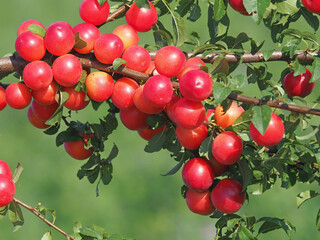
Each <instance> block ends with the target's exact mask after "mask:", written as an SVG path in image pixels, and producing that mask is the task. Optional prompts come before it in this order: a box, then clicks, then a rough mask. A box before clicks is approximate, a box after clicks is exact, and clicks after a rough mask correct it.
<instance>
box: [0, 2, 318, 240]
mask: <svg viewBox="0 0 320 240" xmlns="http://www.w3.org/2000/svg"><path fill="white" fill-rule="evenodd" d="M80 2H81V1H80V0H78V1H68V0H64V1H62V0H55V1H40V0H24V1H18V0H12V1H2V3H1V7H0V34H1V38H0V56H3V55H5V54H7V53H9V52H13V51H14V41H15V38H16V31H17V29H18V27H19V25H20V24H21V23H22V22H23V21H25V20H27V19H36V20H39V21H41V22H42V23H43V24H44V25H45V26H46V27H47V26H48V25H49V24H50V23H52V22H55V21H60V20H62V21H67V22H69V23H70V24H71V25H72V26H74V25H76V24H77V23H80V22H82V20H81V19H80V17H79V15H78V8H79V5H80ZM111 4H112V3H111ZM229 13H230V17H231V24H232V25H231V27H230V31H231V33H232V34H233V35H237V34H238V33H240V32H246V33H247V34H248V35H249V36H253V37H254V38H256V39H257V40H258V41H262V40H266V43H267V44H266V47H271V48H275V47H274V46H273V45H271V40H270V41H269V40H268V37H267V36H269V33H268V31H266V29H265V28H264V26H263V25H259V26H257V25H256V24H255V23H254V22H253V21H252V20H251V19H250V17H245V16H242V15H240V14H238V13H236V12H234V11H233V10H232V9H229ZM203 14H204V15H205V11H204V12H203ZM205 21H206V17H205V16H204V20H203V21H202V22H201V21H200V22H198V23H195V24H188V27H189V30H191V29H192V28H195V29H197V30H198V31H202V32H199V33H201V36H202V37H203V36H204V38H203V39H207V33H206V28H207V27H206V22H205ZM124 23H125V20H124V19H123V18H122V19H120V20H117V21H115V22H112V23H108V24H106V25H105V26H103V27H102V28H101V32H102V33H110V32H112V31H113V29H114V28H115V26H117V25H120V24H124ZM301 27H304V25H301ZM306 28H308V27H306ZM307 30H308V31H312V30H311V29H310V28H308V29H307ZM139 35H140V45H143V44H144V43H149V44H154V42H153V38H152V34H150V33H139ZM266 38H267V39H266ZM269 66H270V68H272V71H273V70H274V77H276V78H279V77H280V73H281V71H282V69H283V68H285V67H286V64H284V63H270V64H269ZM237 71H238V72H241V71H244V69H243V68H240V69H239V70H237ZM12 81H16V79H15V78H13V77H9V78H8V79H6V80H5V82H12ZM248 94H250V92H248ZM251 94H253V92H251ZM251 96H253V95H251ZM26 113H27V110H26V109H24V110H13V109H10V107H7V108H5V109H4V110H3V111H2V112H0V126H1V127H0V146H1V147H0V151H1V153H0V159H2V160H4V161H6V162H8V163H9V165H10V166H11V168H12V169H14V168H15V166H16V164H17V163H18V162H20V163H21V164H22V166H23V167H24V172H23V174H22V176H21V179H20V181H19V182H18V183H17V184H16V195H15V196H16V197H17V198H18V199H20V200H22V201H24V202H25V203H27V204H29V205H31V206H33V207H35V206H36V205H37V204H38V203H41V204H42V205H44V206H46V207H48V208H53V209H55V210H56V211H57V220H56V225H58V226H59V227H61V228H62V229H64V230H65V231H66V232H68V233H71V232H72V226H73V224H74V222H75V221H80V222H81V223H82V224H83V226H86V225H91V224H96V225H99V226H101V227H103V228H105V229H106V231H108V232H109V233H111V234H112V233H119V234H121V235H122V236H124V237H128V238H129V237H130V238H136V239H141V240H144V239H152V240H160V239H176V240H180V239H184V240H195V239H213V234H214V224H215V221H214V220H211V219H210V218H209V217H203V216H200V215H196V214H193V213H192V212H190V211H189V210H188V208H187V206H186V204H185V200H184V199H183V198H182V197H181V195H180V187H181V185H182V179H181V172H180V171H179V172H178V173H177V174H176V175H174V176H168V177H162V176H161V175H160V174H163V173H166V172H167V171H168V170H170V169H171V168H172V167H173V166H174V165H175V162H174V161H173V160H172V159H171V158H170V155H169V153H168V152H166V151H163V152H159V153H155V154H148V153H145V152H144V151H143V148H144V146H145V144H146V142H145V141H144V140H143V139H141V138H140V137H139V136H138V134H137V133H136V132H132V131H129V130H127V129H125V128H124V127H123V126H122V125H121V124H119V128H118V129H117V130H116V132H115V133H114V134H113V135H112V137H111V138H110V140H109V142H108V143H107V145H106V149H107V152H106V155H107V154H108V151H110V149H111V147H112V145H113V143H116V144H117V145H118V147H119V150H120V153H119V155H118V157H117V158H116V159H114V160H113V164H114V177H113V180H112V182H111V184H110V185H109V186H103V185H101V186H100V196H99V197H96V196H95V185H91V184H89V183H88V181H87V180H86V179H84V180H81V181H79V180H78V179H77V177H76V173H77V170H78V169H79V167H80V166H81V165H82V164H83V162H80V161H77V160H73V159H71V158H70V157H69V156H68V155H67V154H66V153H65V151H64V149H63V146H61V147H59V148H57V147H56V146H55V137H54V136H47V135H45V134H43V133H42V131H41V130H39V129H36V128H34V127H33V126H31V124H30V123H29V122H28V119H27V115H26ZM106 113H107V105H102V106H101V108H100V109H99V111H98V113H97V112H94V111H93V110H92V109H91V106H90V107H88V108H87V109H86V110H84V111H80V112H79V113H78V114H76V113H75V114H73V116H74V117H75V118H76V119H79V120H82V121H96V122H97V121H98V119H99V117H102V116H104V115H105V114H106ZM278 185H279V184H278ZM308 189H315V190H317V189H316V186H308V185H298V186H296V187H294V188H292V189H290V190H287V191H286V190H284V189H281V188H279V187H275V188H273V189H271V190H269V191H268V192H266V193H265V194H263V195H262V196H252V195H251V197H250V204H249V205H248V204H247V202H246V203H245V205H244V206H243V208H242V209H241V210H240V211H241V213H242V214H244V215H246V216H251V215H256V216H257V217H262V216H271V217H285V218H286V219H288V220H289V221H291V222H292V223H293V225H295V226H296V227H297V232H296V234H294V235H293V236H292V239H297V240H298V239H299V240H300V239H303V238H307V239H320V234H319V232H317V231H316V229H315V218H316V211H317V209H318V207H319V198H318V199H313V200H311V201H310V202H308V203H306V204H305V205H303V206H302V207H301V208H300V209H297V207H296V203H295V198H296V195H297V194H298V193H299V192H301V191H305V190H308ZM23 213H24V217H25V225H24V226H23V228H22V229H20V230H19V231H18V232H15V233H13V232H12V230H13V228H12V226H11V223H10V222H9V220H8V218H7V217H6V218H4V219H1V220H0V240H7V239H12V240H20V239H21V240H22V239H23V240H25V239H41V237H42V235H43V234H44V233H45V232H46V231H48V230H49V227H48V226H47V225H46V224H44V223H43V222H41V221H40V220H39V219H37V218H36V217H35V216H34V215H32V214H31V213H29V212H27V211H26V210H23ZM284 237H285V234H284V233H283V232H282V231H280V230H279V231H276V232H274V233H271V234H267V235H266V236H262V237H261V239H282V238H284ZM53 239H57V240H58V239H65V237H63V236H62V235H60V234H59V233H57V232H55V231H53Z"/></svg>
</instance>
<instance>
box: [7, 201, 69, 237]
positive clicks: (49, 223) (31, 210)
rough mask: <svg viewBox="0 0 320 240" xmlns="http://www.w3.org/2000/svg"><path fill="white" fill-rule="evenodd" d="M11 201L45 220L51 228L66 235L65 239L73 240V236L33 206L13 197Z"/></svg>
mask: <svg viewBox="0 0 320 240" xmlns="http://www.w3.org/2000/svg"><path fill="white" fill-rule="evenodd" d="M13 201H14V202H15V203H17V204H19V205H20V206H22V207H24V208H25V209H27V210H28V211H30V212H32V213H33V214H34V215H36V216H37V217H38V218H40V219H41V220H42V221H43V222H45V223H46V224H47V225H49V226H50V227H52V228H53V229H55V230H57V231H58V232H59V233H61V234H63V235H64V236H66V237H67V239H69V240H74V239H75V238H74V237H72V236H70V235H69V234H67V233H66V232H64V231H63V230H62V229H60V228H58V227H57V226H56V225H54V224H53V223H52V222H50V221H49V220H47V219H46V218H45V217H43V216H42V215H41V214H40V213H39V212H38V211H37V210H36V209H35V208H33V207H31V206H29V205H27V204H25V203H24V202H22V201H20V200H18V199H16V198H13Z"/></svg>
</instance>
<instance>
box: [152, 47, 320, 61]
mask: <svg viewBox="0 0 320 240" xmlns="http://www.w3.org/2000/svg"><path fill="white" fill-rule="evenodd" d="M149 53H150V56H151V58H152V59H154V56H155V55H156V53H157V52H156V51H150V52H149ZM223 54H225V59H226V60H227V62H228V63H238V62H239V61H240V60H241V59H242V62H243V63H255V62H271V61H285V62H291V61H294V60H296V59H298V60H299V61H300V62H301V63H311V62H313V56H317V55H319V52H318V51H314V52H306V51H298V52H297V54H295V55H294V56H293V57H292V58H290V56H288V55H286V54H284V53H283V52H282V51H280V50H277V51H274V52H273V53H272V54H271V56H270V57H269V58H268V59H264V57H263V53H262V52H256V53H254V54H252V53H250V52H245V53H242V54H237V53H227V54H226V53H221V52H219V53H209V54H208V55H206V56H205V57H202V53H197V54H195V55H194V54H193V53H192V52H189V53H188V57H197V58H201V59H202V60H203V61H204V62H206V63H213V62H214V61H215V60H216V59H217V58H218V57H219V56H221V55H223Z"/></svg>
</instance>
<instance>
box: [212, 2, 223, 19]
mask: <svg viewBox="0 0 320 240" xmlns="http://www.w3.org/2000/svg"><path fill="white" fill-rule="evenodd" d="M210 4H212V3H211V1H210ZM213 12H214V14H213V20H214V21H220V20H221V19H222V17H223V16H224V15H225V14H226V5H225V1H224V0H215V1H214V3H213Z"/></svg>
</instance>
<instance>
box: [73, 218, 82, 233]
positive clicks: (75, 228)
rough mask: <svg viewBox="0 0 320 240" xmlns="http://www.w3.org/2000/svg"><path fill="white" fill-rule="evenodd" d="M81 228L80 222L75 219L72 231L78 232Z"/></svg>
mask: <svg viewBox="0 0 320 240" xmlns="http://www.w3.org/2000/svg"><path fill="white" fill-rule="evenodd" d="M81 228H82V224H81V223H80V222H78V221H76V222H75V223H74V224H73V232H74V233H80V229H81Z"/></svg>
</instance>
